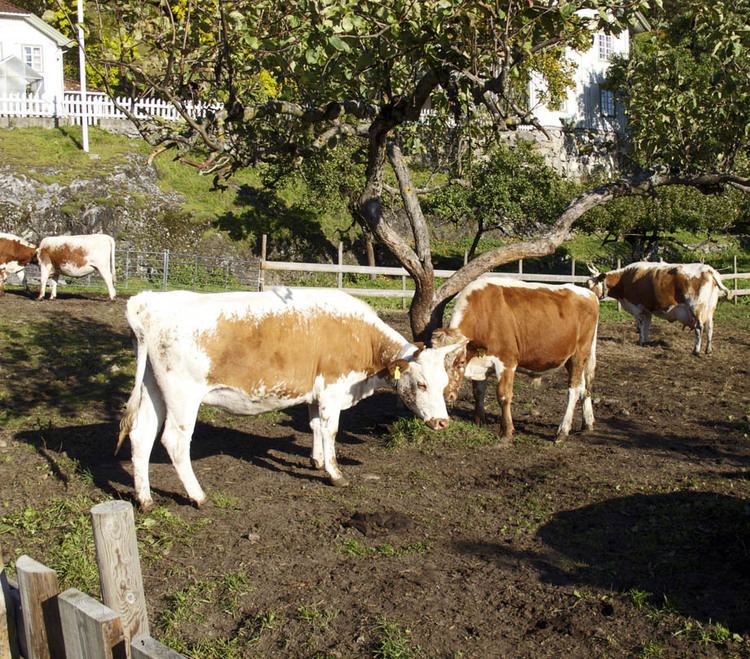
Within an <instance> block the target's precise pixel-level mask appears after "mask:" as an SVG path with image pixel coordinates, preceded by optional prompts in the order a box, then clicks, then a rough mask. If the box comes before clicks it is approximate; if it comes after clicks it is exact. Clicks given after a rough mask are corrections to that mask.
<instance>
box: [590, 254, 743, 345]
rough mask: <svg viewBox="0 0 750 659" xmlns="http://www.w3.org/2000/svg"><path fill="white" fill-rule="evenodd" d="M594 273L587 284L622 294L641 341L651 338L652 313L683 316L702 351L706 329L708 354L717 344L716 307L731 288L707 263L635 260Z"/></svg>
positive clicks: (600, 291) (597, 290)
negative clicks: (714, 335)
mask: <svg viewBox="0 0 750 659" xmlns="http://www.w3.org/2000/svg"><path fill="white" fill-rule="evenodd" d="M589 269H590V270H591V274H592V275H593V276H592V277H591V278H590V279H589V280H588V287H589V288H590V289H591V290H592V291H594V293H596V295H597V296H598V297H599V298H600V299H604V298H605V297H610V298H613V299H615V300H618V301H619V302H620V304H621V305H622V308H623V309H625V311H627V312H628V313H630V314H632V315H633V316H635V321H636V326H637V329H638V334H639V343H640V344H641V345H644V344H646V343H648V334H649V329H650V327H651V316H652V314H653V315H656V316H659V318H664V319H665V320H669V321H678V322H680V323H682V324H683V325H684V326H685V327H689V328H691V329H692V330H694V332H695V343H694V345H693V354H694V355H698V354H700V350H701V335H702V333H703V330H704V329H705V331H706V354H710V353H711V351H712V350H713V345H712V341H713V334H714V311H715V310H716V305H717V303H718V301H719V297H720V296H721V295H729V290H728V289H727V288H726V286H724V284H723V283H722V282H721V275H719V273H718V272H716V270H714V269H713V268H712V267H711V266H710V265H705V264H703V263H685V264H682V265H676V264H672V263H648V262H640V263H631V264H630V265H627V266H625V267H624V268H620V269H619V270H610V271H609V272H599V271H597V270H596V269H595V268H592V267H591V266H589Z"/></svg>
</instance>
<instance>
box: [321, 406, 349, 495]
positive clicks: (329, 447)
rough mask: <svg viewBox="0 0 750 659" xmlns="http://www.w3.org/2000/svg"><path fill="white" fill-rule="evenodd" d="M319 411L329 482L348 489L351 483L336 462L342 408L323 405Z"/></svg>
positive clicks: (324, 461) (324, 460)
mask: <svg viewBox="0 0 750 659" xmlns="http://www.w3.org/2000/svg"><path fill="white" fill-rule="evenodd" d="M318 409H319V413H320V414H319V419H320V430H321V436H322V439H323V442H322V443H323V466H324V467H325V470H326V474H328V481H329V482H330V483H331V485H333V486H335V487H346V486H347V485H349V481H348V480H347V479H346V478H345V477H344V474H342V473H341V470H340V469H339V465H338V461H337V460H336V433H337V432H338V430H339V417H340V416H341V408H340V407H339V406H337V405H331V404H327V405H326V404H322V403H321V404H319V407H318Z"/></svg>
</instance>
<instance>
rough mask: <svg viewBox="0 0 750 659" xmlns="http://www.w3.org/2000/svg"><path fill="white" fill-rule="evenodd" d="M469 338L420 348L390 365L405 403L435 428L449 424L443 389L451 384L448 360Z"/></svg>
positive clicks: (389, 367)
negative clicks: (447, 365) (447, 367)
mask: <svg viewBox="0 0 750 659" xmlns="http://www.w3.org/2000/svg"><path fill="white" fill-rule="evenodd" d="M465 345H466V341H465V340H464V341H463V342H459V343H454V344H451V345H447V346H443V347H440V348H425V349H420V350H417V352H415V353H414V354H413V355H411V356H410V357H408V358H406V359H397V360H395V361H393V362H391V363H390V364H389V365H388V372H389V374H390V376H391V378H392V379H393V381H394V383H395V385H396V391H397V392H398V395H399V396H400V397H401V400H403V401H404V404H405V405H406V406H407V407H408V408H409V409H410V410H411V411H412V412H414V414H415V415H417V416H418V417H419V418H420V419H422V420H423V421H424V422H425V423H426V424H427V425H428V426H429V427H430V428H432V429H433V430H439V429H442V428H447V427H448V423H449V421H448V410H447V409H446V407H445V399H444V398H443V392H444V391H445V389H446V387H447V386H448V383H449V377H448V371H447V370H446V361H447V359H448V358H449V357H450V356H451V355H452V354H453V353H455V352H460V351H462V350H463V349H464V347H465Z"/></svg>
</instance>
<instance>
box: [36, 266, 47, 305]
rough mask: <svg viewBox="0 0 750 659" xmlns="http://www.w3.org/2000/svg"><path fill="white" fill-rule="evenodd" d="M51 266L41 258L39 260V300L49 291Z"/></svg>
mask: <svg viewBox="0 0 750 659" xmlns="http://www.w3.org/2000/svg"><path fill="white" fill-rule="evenodd" d="M49 272H50V271H49V267H48V266H47V265H45V264H44V263H43V262H42V261H41V260H40V261H39V295H38V296H37V300H43V299H44V295H45V293H46V292H47V279H49Z"/></svg>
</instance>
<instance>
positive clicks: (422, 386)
mask: <svg viewBox="0 0 750 659" xmlns="http://www.w3.org/2000/svg"><path fill="white" fill-rule="evenodd" d="M417 386H418V387H419V388H420V389H421V390H422V391H427V384H426V383H425V382H417Z"/></svg>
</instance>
